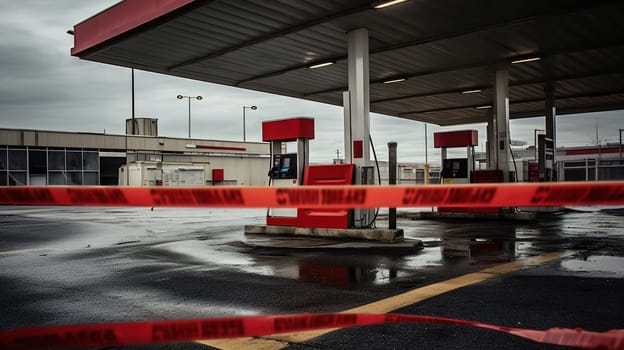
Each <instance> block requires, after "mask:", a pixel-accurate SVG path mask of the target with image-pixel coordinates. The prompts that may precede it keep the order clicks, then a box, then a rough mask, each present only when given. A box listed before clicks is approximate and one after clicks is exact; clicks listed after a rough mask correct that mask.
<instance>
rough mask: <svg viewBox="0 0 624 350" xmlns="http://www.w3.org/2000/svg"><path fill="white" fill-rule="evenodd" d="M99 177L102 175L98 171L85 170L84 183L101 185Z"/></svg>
mask: <svg viewBox="0 0 624 350" xmlns="http://www.w3.org/2000/svg"><path fill="white" fill-rule="evenodd" d="M99 178H100V176H99V174H98V173H97V172H87V171H85V173H84V177H83V179H84V181H83V185H99Z"/></svg>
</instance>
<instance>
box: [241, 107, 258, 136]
mask: <svg viewBox="0 0 624 350" xmlns="http://www.w3.org/2000/svg"><path fill="white" fill-rule="evenodd" d="M247 108H249V109H251V110H252V111H255V110H256V109H258V107H257V106H243V142H246V141H247V135H246V131H245V109H247Z"/></svg>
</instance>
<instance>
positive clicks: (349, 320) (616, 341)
mask: <svg viewBox="0 0 624 350" xmlns="http://www.w3.org/2000/svg"><path fill="white" fill-rule="evenodd" d="M392 323H434V324H448V325H462V326H471V327H480V328H486V329H491V330H495V331H499V332H504V333H508V334H512V335H516V336H519V337H522V338H526V339H530V340H533V341H535V342H538V343H546V344H554V345H565V346H574V347H579V348H587V349H595V348H599V349H612V350H616V349H624V330H622V329H620V330H611V331H608V332H604V333H598V332H588V331H584V330H581V329H565V328H551V329H548V330H545V331H538V330H530V329H521V328H508V327H501V326H495V325H490V324H485V323H479V322H471V321H464V320H456V319H451V318H444V317H431V316H418V315H401V314H346V313H336V314H297V315H283V316H247V317H233V318H213V319H199V320H180V321H155V322H136V323H113V324H103V325H86V326H60V327H42V328H25V329H15V330H8V331H0V349H39V348H48V349H50V348H55V349H56V348H77V347H99V346H127V345H138V344H156V343H171V342H188V341H194V340H201V339H218V338H239V337H258V336H265V335H271V334H279V333H291V332H301V331H309V330H317V329H328V328H342V327H354V326H367V325H379V324H392Z"/></svg>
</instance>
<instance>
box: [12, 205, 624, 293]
mask: <svg viewBox="0 0 624 350" xmlns="http://www.w3.org/2000/svg"><path fill="white" fill-rule="evenodd" d="M2 214H3V216H4V219H6V220H4V221H5V223H4V224H3V225H4V226H3V228H4V229H5V231H7V230H8V231H9V233H11V232H12V231H11V230H14V231H15V233H14V237H15V238H14V239H15V240H16V242H17V243H15V247H14V248H12V247H11V246H6V247H3V250H9V249H43V248H46V249H52V250H51V253H50V255H54V254H57V253H55V252H56V250H58V249H61V248H62V249H63V251H65V252H67V251H74V253H73V258H87V257H90V254H91V252H93V254H91V255H93V256H96V254H95V252H96V251H97V252H98V253H101V252H102V251H103V250H110V251H111V252H114V253H115V254H121V255H122V256H123V257H124V258H129V259H135V260H134V261H135V262H137V261H139V262H141V263H143V264H146V265H149V264H152V265H156V264H162V265H167V264H168V265H171V266H172V267H176V268H184V267H190V268H193V269H197V270H199V271H205V272H206V273H209V272H210V271H214V270H215V269H225V270H232V271H237V272H243V273H248V274H253V275H259V276H275V277H280V278H288V279H297V280H301V281H303V282H306V283H314V284H318V285H322V286H327V287H330V288H344V289H361V288H374V287H376V286H383V285H388V284H403V283H404V284H406V285H410V286H414V285H417V284H420V283H422V282H423V280H426V279H428V278H431V277H432V276H438V275H441V276H444V274H445V273H446V274H451V273H456V272H457V271H461V272H470V271H476V270H479V269H482V268H484V267H487V266H489V265H492V264H498V263H504V262H509V261H513V260H515V259H519V258H525V257H527V256H532V255H536V254H540V253H542V252H550V251H571V252H572V253H582V254H581V255H582V256H586V258H584V259H583V258H581V259H576V260H575V259H570V260H566V261H565V262H563V263H562V264H561V265H562V266H561V268H562V269H563V270H566V269H567V270H571V271H591V272H604V273H607V274H610V275H613V276H616V277H620V278H621V277H624V272H623V270H624V268H623V267H622V266H624V260H623V259H624V258H622V257H621V256H624V220H622V216H623V215H624V209H622V208H579V209H578V210H572V211H569V212H568V213H566V214H564V215H559V216H555V217H551V218H550V219H548V218H541V219H540V220H539V221H536V222H518V221H514V222H507V221H460V220H450V221H432V220H418V221H409V220H401V221H399V227H401V228H403V229H404V231H405V236H406V238H408V239H419V240H422V242H423V244H424V248H423V249H422V250H419V249H404V250H392V249H387V250H386V249H384V250H380V249H361V248H360V247H358V248H353V247H352V248H351V249H349V247H348V245H349V244H345V247H341V249H325V248H326V246H327V242H326V241H323V240H313V239H308V240H302V241H296V240H293V239H290V238H284V237H266V236H263V237H262V238H261V239H262V240H265V241H267V242H268V244H265V245H264V246H263V247H251V246H249V245H248V244H246V242H250V241H251V240H253V239H254V238H251V237H247V236H245V235H244V234H243V226H244V225H245V224H259V223H262V222H263V221H264V218H263V214H264V210H239V211H231V210H197V209H170V208H156V210H154V211H149V210H147V209H145V208H72V211H71V212H70V213H69V214H68V211H67V209H59V208H28V209H25V210H18V209H14V208H3V212H2ZM12 216H15V217H18V218H17V219H15V220H16V221H15V222H16V226H15V227H13V226H11V225H12V224H11V220H8V219H9V218H11V217H12ZM7 220H8V221H7ZM38 220H39V221H45V220H48V221H54V223H55V224H56V223H57V222H60V223H59V224H58V227H66V228H67V227H71V230H68V229H65V231H63V232H61V231H60V230H57V231H54V232H53V233H52V234H54V235H57V236H55V239H52V238H50V240H49V241H46V242H42V243H40V244H45V246H43V245H42V246H32V245H29V246H22V245H20V244H21V242H20V241H19V235H22V234H23V232H22V231H23V230H24V229H23V224H24V222H30V224H29V225H32V226H30V227H33V228H34V227H36V225H37V224H38V223H39V221H38ZM18 222H19V223H20V225H17V223H18ZM384 225H386V222H385V221H379V222H378V226H384ZM55 227H56V226H55ZM40 229H41V230H44V228H40ZM61 233H62V234H61ZM69 233H71V235H69ZM11 237H13V236H11ZM11 239H13V238H11ZM5 242H8V241H5ZM265 243H266V242H265ZM271 245H272V246H271ZM298 245H299V246H298ZM301 245H305V246H306V249H297V248H301V247H300V246H301ZM311 248H312V249H311ZM54 249H56V250H54Z"/></svg>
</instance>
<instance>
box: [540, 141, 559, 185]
mask: <svg viewBox="0 0 624 350" xmlns="http://www.w3.org/2000/svg"><path fill="white" fill-rule="evenodd" d="M537 145H538V156H537V166H538V169H539V182H551V181H555V180H556V178H555V176H554V172H553V169H554V160H555V147H554V142H553V139H551V138H549V137H546V135H543V134H540V135H538V136H537Z"/></svg>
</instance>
